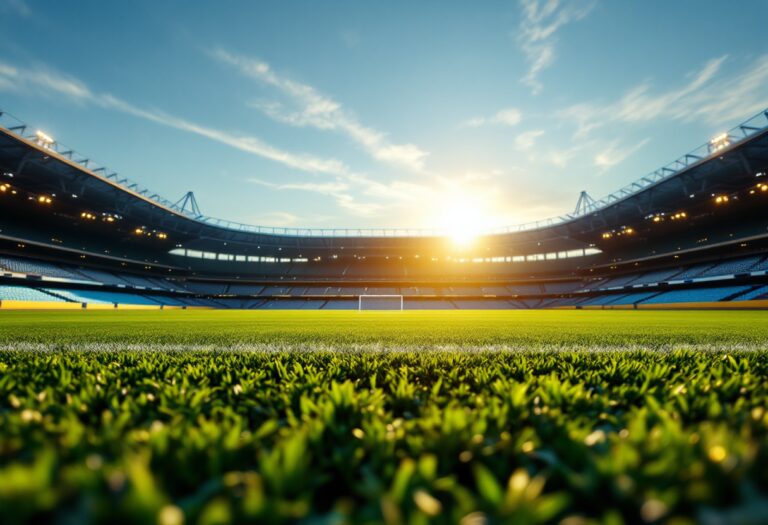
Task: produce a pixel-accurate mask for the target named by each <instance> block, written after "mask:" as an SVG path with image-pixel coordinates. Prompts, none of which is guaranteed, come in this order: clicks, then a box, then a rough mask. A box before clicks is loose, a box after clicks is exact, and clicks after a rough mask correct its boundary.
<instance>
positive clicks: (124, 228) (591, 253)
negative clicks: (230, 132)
mask: <svg viewBox="0 0 768 525" xmlns="http://www.w3.org/2000/svg"><path fill="white" fill-rule="evenodd" d="M0 122H2V123H3V128H2V129H0V135H1V136H0V169H1V170H2V185H0V192H1V193H0V198H1V199H2V208H0V210H1V211H0V214H1V215H0V221H1V222H0V254H1V255H2V257H0V268H1V269H2V272H3V273H2V288H1V289H0V308H4V309H6V308H13V309H20V308H46V309H50V308H75V309H77V308H84V309H104V308H118V309H126V308H133V309H135V308H145V309H160V308H162V309H169V308H228V309H302V310H303V309H324V310H339V309H341V310H357V309H407V310H419V309H423V310H434V309H462V310H464V309H483V310H487V309H536V308H578V309H590V308H597V309H613V308H617V309H627V308H628V309H646V308H649V309H660V308H763V307H766V306H768V277H766V276H767V274H768V222H766V217H765V212H764V210H765V206H766V205H767V203H768V154H767V153H766V151H768V111H766V112H761V113H760V114H758V115H756V116H755V117H753V118H751V119H749V120H747V121H746V122H744V123H742V124H739V125H737V126H736V127H734V128H733V129H731V130H730V131H729V132H727V133H724V134H722V135H719V136H717V137H715V138H713V139H711V140H710V141H707V142H706V143H705V144H704V145H702V146H700V147H698V148H696V149H694V150H692V151H691V152H689V153H686V154H684V155H681V156H680V157H679V158H678V159H677V160H675V161H674V162H672V163H670V164H668V165H667V166H664V167H662V168H659V169H658V170H656V171H654V172H653V173H650V174H649V175H646V176H644V177H642V178H640V179H638V180H637V181H636V182H634V183H632V184H630V185H628V186H626V187H624V188H621V189H620V190H618V191H617V192H615V193H613V194H611V195H608V196H607V197H605V198H603V199H600V200H594V199H592V198H591V197H590V196H589V195H588V194H587V193H583V194H582V195H581V196H580V198H579V200H578V204H577V206H576V209H575V211H574V212H573V213H570V214H568V215H563V216H560V217H557V218H551V219H546V220H541V221H538V222H535V223H530V224H522V225H518V226H512V227H507V228H502V229H499V230H497V231H492V232H477V233H476V234H475V232H470V233H466V232H465V233H464V234H463V237H465V238H457V236H456V234H455V232H454V233H452V232H441V231H424V230H390V229H380V230H334V229H301V228H297V229H289V228H266V227H259V226H250V225H245V224H238V223H232V222H229V221H226V220H222V219H214V218H211V217H207V216H205V215H203V214H202V213H201V212H200V209H199V207H198V205H197V201H196V198H195V195H194V194H193V193H192V192H189V193H187V194H186V195H184V197H183V198H182V199H180V200H179V201H177V202H172V201H171V200H167V199H165V198H163V197H161V196H159V195H157V194H156V193H153V192H152V191H151V190H148V189H145V188H143V187H141V186H139V185H138V184H136V183H134V182H132V181H131V180H129V179H127V178H124V177H122V176H121V175H119V174H117V173H114V172H112V171H110V170H109V169H107V168H105V167H101V166H96V165H93V164H92V163H91V161H89V159H88V156H87V155H83V154H80V153H77V152H75V151H73V150H72V149H70V148H68V147H65V146H63V145H61V144H59V143H58V142H57V141H56V140H54V139H53V138H51V137H49V136H48V135H47V134H46V133H45V132H43V131H40V130H36V129H35V128H33V127H30V126H28V125H26V124H24V123H22V122H20V121H17V120H16V119H15V118H14V117H12V116H10V115H9V114H7V113H3V114H2V119H0Z"/></svg>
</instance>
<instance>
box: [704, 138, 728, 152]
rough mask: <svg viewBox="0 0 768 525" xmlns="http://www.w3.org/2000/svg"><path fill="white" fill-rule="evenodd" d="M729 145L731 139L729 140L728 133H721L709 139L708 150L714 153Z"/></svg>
mask: <svg viewBox="0 0 768 525" xmlns="http://www.w3.org/2000/svg"><path fill="white" fill-rule="evenodd" d="M730 145H731V140H730V137H729V136H728V133H721V134H720V135H718V136H717V137H715V138H713V139H712V140H710V141H709V152H710V153H714V152H716V151H719V150H721V149H723V148H727V147H728V146H730Z"/></svg>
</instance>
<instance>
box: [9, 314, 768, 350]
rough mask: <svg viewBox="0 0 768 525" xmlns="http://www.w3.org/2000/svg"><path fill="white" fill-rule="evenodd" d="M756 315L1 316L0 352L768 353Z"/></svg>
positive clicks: (764, 328)
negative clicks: (260, 348) (76, 348)
mask: <svg viewBox="0 0 768 525" xmlns="http://www.w3.org/2000/svg"><path fill="white" fill-rule="evenodd" d="M767 320H768V315H767V314H766V313H765V312H760V311H717V312H695V311H673V312H659V311H637V312H635V311H553V310H549V311H547V310H531V311H519V310H517V311H515V310H503V311H446V312H439V311H431V312H430V311H413V312H332V311H327V312H326V311H306V312H301V311H271V312H270V311H231V310H218V311H182V310H168V311H163V312H157V311H123V312H119V311H117V312H110V311H106V312H105V311H96V312H87V311H84V312H34V311H32V312H23V311H19V312H0V323H1V324H0V344H4V343H18V342H21V341H23V342H34V343H43V344H46V345H50V344H60V345H72V344H74V345H80V344H83V343H107V342H109V343H128V344H142V345H157V344H166V345H168V344H170V345H213V346H223V345H227V346H228V345H264V344H267V345H272V344H281V345H300V346H306V345H310V346H313V347H318V346H320V347H322V346H328V347H332V348H334V349H339V348H341V349H343V348H344V347H345V346H349V345H372V344H375V345H383V346H386V347H404V348H406V349H418V348H422V347H427V348H429V347H433V346H435V345H439V346H446V345H460V346H462V347H474V346H478V347H479V346H488V345H490V346H504V347H509V348H520V349H530V348H538V347H541V346H563V347H594V346H597V347H617V348H624V347H630V346H631V347H638V346H640V347H647V348H663V347H670V346H675V345H678V346H679V345H701V346H709V347H712V348H720V347H730V346H733V345H739V346H743V345H746V346H750V345H757V346H768V322H766V321H767Z"/></svg>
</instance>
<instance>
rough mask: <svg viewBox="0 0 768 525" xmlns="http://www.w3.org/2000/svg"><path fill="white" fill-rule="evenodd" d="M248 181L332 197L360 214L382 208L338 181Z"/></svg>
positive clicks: (369, 214) (278, 189)
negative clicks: (358, 196) (365, 200)
mask: <svg viewBox="0 0 768 525" xmlns="http://www.w3.org/2000/svg"><path fill="white" fill-rule="evenodd" d="M248 181H249V182H251V183H253V184H258V185H260V186H264V187H266V188H270V189H273V190H277V191H305V192H310V193H317V194H319V195H325V196H328V197H332V198H333V199H335V201H336V203H337V204H338V206H340V207H341V208H344V209H346V210H347V211H350V212H352V213H353V214H355V215H360V216H372V215H375V214H376V213H378V212H380V211H381V210H382V209H383V208H384V206H383V205H382V204H380V203H375V202H361V201H360V200H359V199H357V198H356V197H355V196H354V195H353V194H352V192H351V191H350V190H351V187H350V185H349V184H348V183H345V182H340V181H336V182H320V183H318V182H290V183H274V182H270V181H267V180H263V179H258V178H251V179H248Z"/></svg>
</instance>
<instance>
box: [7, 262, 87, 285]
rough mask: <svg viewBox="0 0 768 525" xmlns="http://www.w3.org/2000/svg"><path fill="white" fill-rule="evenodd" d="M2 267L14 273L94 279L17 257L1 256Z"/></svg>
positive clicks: (83, 279) (52, 265) (82, 279)
mask: <svg viewBox="0 0 768 525" xmlns="http://www.w3.org/2000/svg"><path fill="white" fill-rule="evenodd" d="M0 268H2V269H4V270H7V271H9V272H14V273H25V274H32V275H41V276H46V277H58V278H61V279H76V280H79V281H86V280H91V281H92V280H93V279H88V278H84V277H83V276H81V275H78V274H76V273H74V272H71V271H69V270H65V269H63V268H59V267H58V266H57V265H55V264H51V263H46V262H41V261H32V260H30V259H21V258H16V257H0Z"/></svg>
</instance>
